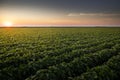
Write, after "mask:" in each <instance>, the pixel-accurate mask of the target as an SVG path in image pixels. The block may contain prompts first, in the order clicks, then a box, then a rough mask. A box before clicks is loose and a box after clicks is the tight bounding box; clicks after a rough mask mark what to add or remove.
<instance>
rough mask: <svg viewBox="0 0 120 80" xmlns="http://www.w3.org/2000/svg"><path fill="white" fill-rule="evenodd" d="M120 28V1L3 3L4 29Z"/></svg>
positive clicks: (12, 0) (28, 0) (0, 4)
mask: <svg viewBox="0 0 120 80" xmlns="http://www.w3.org/2000/svg"><path fill="white" fill-rule="evenodd" d="M5 22H10V23H12V24H13V25H120V0H0V26H4V23H5Z"/></svg>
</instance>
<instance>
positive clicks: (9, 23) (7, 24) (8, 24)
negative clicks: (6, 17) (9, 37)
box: [3, 21, 13, 27]
mask: <svg viewBox="0 0 120 80" xmlns="http://www.w3.org/2000/svg"><path fill="white" fill-rule="evenodd" d="M12 25H13V23H12V22H9V21H6V22H4V23H3V26H5V27H11V26H12Z"/></svg>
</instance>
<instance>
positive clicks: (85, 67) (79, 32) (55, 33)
mask: <svg viewBox="0 0 120 80" xmlns="http://www.w3.org/2000/svg"><path fill="white" fill-rule="evenodd" d="M119 79H120V28H0V80H119Z"/></svg>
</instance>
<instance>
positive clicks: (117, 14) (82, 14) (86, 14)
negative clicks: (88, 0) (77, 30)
mask: <svg viewBox="0 0 120 80" xmlns="http://www.w3.org/2000/svg"><path fill="white" fill-rule="evenodd" d="M68 16H71V17H72V16H73V17H74V16H76V17H77V16H120V13H69V14H68Z"/></svg>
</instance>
